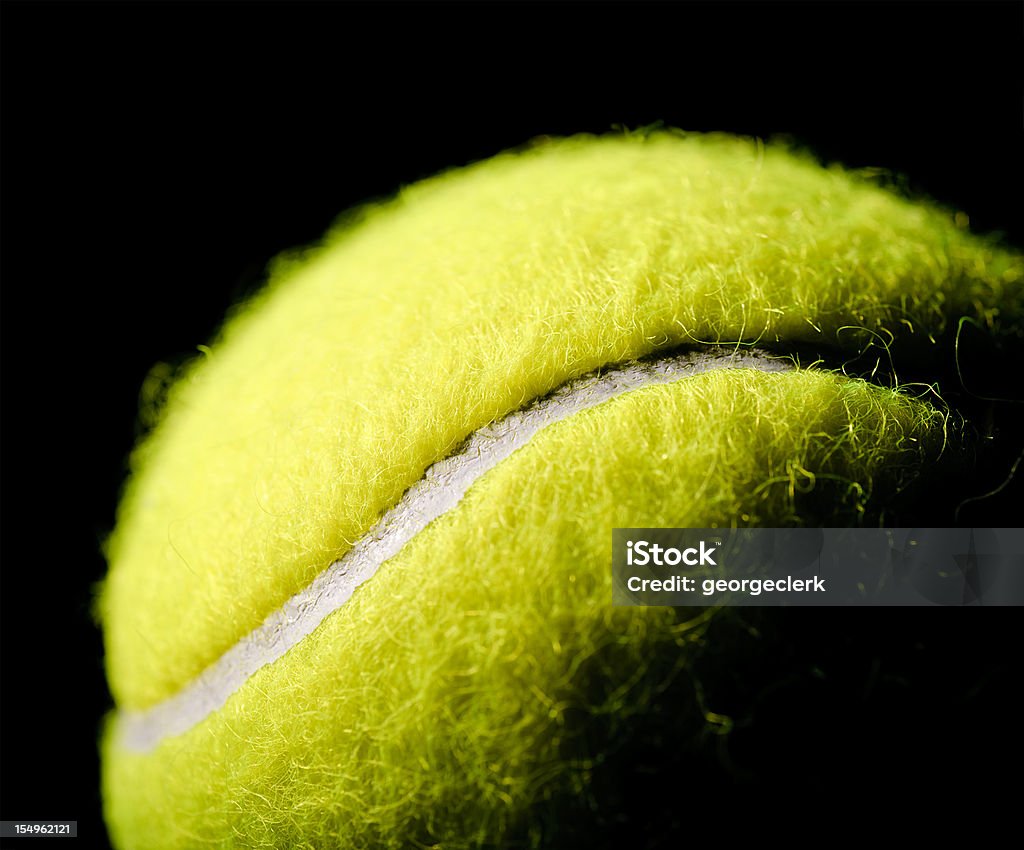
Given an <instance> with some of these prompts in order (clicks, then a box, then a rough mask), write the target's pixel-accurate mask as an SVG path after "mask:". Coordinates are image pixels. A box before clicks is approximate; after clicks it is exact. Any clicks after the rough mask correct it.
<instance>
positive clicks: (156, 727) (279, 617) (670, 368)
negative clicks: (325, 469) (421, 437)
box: [117, 349, 793, 753]
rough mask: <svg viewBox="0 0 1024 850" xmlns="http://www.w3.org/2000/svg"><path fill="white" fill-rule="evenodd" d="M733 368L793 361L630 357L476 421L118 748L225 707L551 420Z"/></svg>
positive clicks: (131, 726)
mask: <svg viewBox="0 0 1024 850" xmlns="http://www.w3.org/2000/svg"><path fill="white" fill-rule="evenodd" d="M736 368H743V369H757V370H760V371H762V372H782V371H788V370H790V369H792V368H793V366H792V364H791V363H790V362H789V361H787V360H782V359H779V358H776V357H772V356H770V355H768V354H766V353H763V352H760V351H757V350H751V351H748V352H745V353H740V352H738V351H736V350H734V349H727V350H710V351H697V352H688V353H685V354H677V355H673V356H670V357H665V358H662V359H659V360H643V361H634V362H631V363H627V364H625V365H623V366H620V367H615V368H610V369H607V370H605V371H603V372H595V373H591V374H589V375H585V376H583V377H581V378H577V379H574V380H571V381H568V382H567V383H565V384H564V385H563V386H561V387H560V388H558V389H557V390H555V391H554V392H552V393H551V394H549V395H547V396H544V397H543V398H541V399H538V400H536V401H534V402H532V403H531V404H529V405H528V406H527V407H525V408H522V409H520V410H516V411H514V412H512V413H510V414H508V415H507V416H505V417H504V418H503V419H501V420H500V421H498V422H494V423H491V424H489V425H485V426H484V427H482V428H480V429H479V430H477V431H476V432H475V433H473V434H472V435H471V436H470V437H469V439H467V440H466V442H465V443H463V445H462V448H461V449H459V451H457V452H456V453H455V454H452V455H450V456H448V457H446V458H444V459H443V460H440V461H438V462H436V463H434V464H433V465H432V466H430V467H429V468H428V469H427V470H426V472H425V473H424V474H423V477H422V478H421V479H420V480H419V481H417V482H416V483H415V484H413V485H412V486H411V487H410V488H409V489H408V490H407V491H406V492H405V495H403V496H402V498H401V499H400V500H399V502H398V504H396V505H395V506H394V507H393V508H392V509H391V510H389V511H388V512H387V513H386V514H384V516H383V517H382V518H381V519H380V521H379V522H378V523H377V524H376V525H375V526H374V527H373V528H371V529H370V531H369V532H367V533H366V534H365V535H364V536H363V537H361V538H360V539H359V540H358V541H357V542H356V543H355V544H354V545H353V547H352V548H351V549H350V550H349V551H348V552H347V553H346V554H345V555H344V556H343V557H342V558H340V559H338V560H337V561H335V562H334V563H332V564H331V565H330V566H328V567H327V568H326V569H325V570H324V571H323V572H322V573H320V575H318V576H317V577H316V578H315V579H314V580H313V581H312V583H311V584H310V585H309V586H307V587H305V588H304V589H302V590H300V591H299V592H298V593H296V594H295V595H294V596H292V597H291V598H290V599H289V600H288V601H287V602H285V603H284V605H282V606H281V607H280V608H278V609H277V610H276V611H274V612H273V613H271V614H270V616H268V617H267V618H266V619H265V620H264V621H263V623H262V624H261V625H260V626H258V627H257V628H256V629H254V630H253V631H251V632H249V634H247V635H246V636H245V637H243V638H242V639H241V640H239V641H238V643H236V644H235V645H234V646H232V647H231V648H230V649H229V650H228V651H227V652H225V653H224V654H223V655H222V656H221V657H220V658H219V659H218V660H217V661H215V662H214V663H213V664H212V665H210V666H209V667H207V668H206V670H204V671H203V672H202V673H200V674H199V675H198V676H197V677H196V678H195V679H193V680H192V681H191V682H190V683H189V684H188V685H186V686H185V687H184V688H183V689H182V690H181V691H179V692H178V693H176V694H174V695H173V696H170V697H168V698H167V699H165V700H163V701H162V702H160V703H157V704H156V705H154V706H152V707H151V708H148V709H145V710H142V711H125V710H122V711H120V712H119V713H118V718H117V724H118V735H119V740H120V744H121V746H123V747H125V748H126V749H129V750H133V751H135V752H140V753H143V752H148V751H150V750H152V749H154V748H155V747H156V746H157V745H159V744H160V742H161V741H163V740H164V739H165V738H169V737H172V736H175V735H180V734H182V733H184V732H187V731H188V730H189V729H191V728H192V727H194V726H196V725H197V724H199V723H200V722H202V721H203V720H204V719H205V718H206V717H208V716H209V715H211V714H212V713H214V712H215V711H217V710H219V709H220V708H222V707H223V706H224V705H225V703H227V701H228V699H229V698H230V697H231V695H232V694H233V693H235V691H237V690H238V689H239V688H241V687H242V685H244V684H245V682H246V681H248V679H249V678H250V677H251V676H252V675H253V674H254V673H255V672H256V671H257V670H259V669H260V668H261V667H264V666H266V665H267V664H271V663H272V662H274V661H276V660H277V659H279V658H281V656H283V655H284V654H285V653H286V652H288V650H289V649H291V648H292V647H293V646H295V645H296V644H298V643H299V642H300V641H302V640H303V638H305V637H307V636H308V635H310V634H311V633H312V632H313V631H314V630H315V629H316V628H317V627H318V626H319V625H320V624H321V623H322V622H323V621H324V620H325V619H326V618H327V617H328V616H329V615H330V614H332V613H334V612H335V611H337V610H338V609H339V608H341V606H342V605H344V604H345V602H347V601H348V599H349V597H351V596H352V593H353V591H355V589H356V588H357V587H359V585H361V584H362V583H363V582H365V581H367V580H368V579H370V578H372V577H373V575H374V574H375V573H376V572H377V570H378V569H379V568H380V567H381V566H382V565H383V564H384V563H386V562H387V561H388V560H390V559H391V558H393V557H395V555H397V554H398V553H399V552H400V551H401V550H402V548H403V547H404V546H405V544H406V543H408V542H409V541H410V540H412V538H413V537H415V536H416V535H417V534H419V533H420V532H421V531H423V529H425V528H426V527H427V526H428V525H429V524H430V523H431V522H433V521H434V520H435V519H437V518H438V517H441V516H443V515H444V514H446V513H448V511H450V510H452V509H453V508H454V507H455V506H456V505H457V504H458V503H459V502H460V501H461V499H462V497H463V496H464V495H465V493H466V491H467V490H468V489H469V488H470V487H471V486H472V485H473V483H474V482H475V481H477V479H479V478H480V477H481V476H483V475H484V474H485V473H487V472H488V471H489V470H491V469H493V468H494V467H495V466H497V465H498V464H499V463H500V462H501V461H503V460H505V459H506V458H507V457H509V455H511V454H512V453H513V452H514V451H516V450H517V449H520V448H522V447H523V446H524V445H526V444H527V443H528V442H529V441H530V440H531V439H532V438H533V437H534V436H535V435H536V434H537V433H538V432H540V431H542V430H543V429H545V428H547V427H548V426H549V425H552V424H554V423H555V422H560V421H562V420H564V419H567V418H568V417H570V416H573V415H575V414H577V413H579V412H581V411H583V410H587V409H589V408H592V407H596V406H597V405H599V404H603V403H604V402H606V401H608V400H610V399H612V398H615V397H616V396H620V395H623V394H625V393H629V392H632V391H634V390H638V389H642V388H644V387H650V386H656V385H659V384H669V383H674V382H676V381H679V380H682V379H684V378H688V377H692V376H693V375H697V374H700V373H702V372H709V371H712V370H716V369H736Z"/></svg>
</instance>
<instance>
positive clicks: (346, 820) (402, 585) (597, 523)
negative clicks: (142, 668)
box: [104, 370, 945, 850]
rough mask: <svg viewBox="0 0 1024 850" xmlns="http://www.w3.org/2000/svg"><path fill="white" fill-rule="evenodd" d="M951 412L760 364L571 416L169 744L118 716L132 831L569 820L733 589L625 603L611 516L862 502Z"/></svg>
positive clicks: (425, 827)
mask: <svg viewBox="0 0 1024 850" xmlns="http://www.w3.org/2000/svg"><path fill="white" fill-rule="evenodd" d="M944 430H945V419H944V417H943V416H941V415H940V414H938V413H937V412H936V411H934V410H933V409H932V408H930V407H928V406H927V405H925V404H923V403H921V402H917V401H913V400H910V399H907V398H905V397H903V396H901V395H898V394H896V393H894V392H892V391H889V390H882V389H877V388H875V387H871V386H869V385H867V384H865V383H863V382H861V381H853V380H848V379H843V378H840V377H837V376H834V375H831V374H822V373H816V372H793V373H785V374H765V373H762V372H758V371H754V370H722V371H719V372H713V373H709V374H705V375H701V376H697V377H693V378H689V379H686V380H683V381H680V382H678V383H676V384H672V385H668V386H662V387H651V388H646V389H642V390H638V391H636V392H633V393H629V394H627V395H624V396H622V397H620V398H618V399H615V400H613V401H610V402H607V403H605V404H603V405H600V406H598V407H596V408H593V409H591V410H589V411H586V412H583V413H580V414H577V415H576V416H574V417H572V418H571V419H569V420H565V421H563V422H559V423H557V424H556V425H554V426H552V427H551V428H549V429H547V430H545V431H542V432H541V433H540V434H539V435H538V436H537V437H535V438H534V440H533V441H532V442H531V443H530V444H528V445H527V446H526V447H525V448H523V449H521V450H520V451H518V452H517V453H515V454H514V455H513V456H512V457H511V458H509V459H508V460H507V461H505V462H504V463H503V464H500V465H499V466H497V467H496V468H495V469H493V470H492V471H491V472H489V473H487V474H486V475H485V476H483V477H482V478H481V479H480V480H479V481H478V482H477V483H476V484H475V485H474V486H473V487H472V488H471V489H470V491H469V492H468V493H467V495H466V497H465V500H464V501H463V503H462V504H461V505H460V507H459V508H458V509H456V510H454V511H452V512H449V513H448V514H446V515H445V516H443V517H442V518H441V519H439V520H437V521H436V522H434V523H433V524H432V525H431V526H430V527H429V528H428V529H427V530H426V531H424V532H423V533H421V534H420V535H419V536H418V537H417V538H415V539H414V540H413V541H412V542H411V543H410V544H409V545H408V546H407V547H406V548H405V549H404V550H403V551H402V552H401V554H400V555H398V556H397V557H396V558H394V559H393V560H391V561H389V562H388V563H387V564H385V565H384V567H382V569H381V570H380V571H379V572H378V573H377V575H376V576H375V577H374V578H373V579H372V580H371V581H369V582H367V583H366V584H365V585H363V586H362V587H361V588H360V589H359V590H358V591H357V592H356V594H355V596H354V597H353V598H352V599H351V600H350V602H349V603H348V604H346V605H345V606H343V607H342V608H341V609H339V610H338V611H336V612H335V613H334V614H332V615H331V616H330V617H328V619H327V620H325V622H324V623H323V625H322V626H321V627H320V628H319V629H318V630H317V631H316V632H314V633H313V634H312V635H311V636H310V637H309V638H307V639H306V640H305V641H304V642H303V643H301V644H299V645H298V646H297V647H296V648H295V649H293V650H292V651H291V652H290V653H289V654H288V655H287V656H285V657H284V658H283V659H281V660H280V661H279V662H277V663H275V664H272V665H269V666H266V667H264V668H262V670H260V671H259V672H258V673H257V674H256V675H255V676H253V677H252V679H250V681H249V682H248V683H247V684H246V685H245V686H244V687H243V688H242V689H241V690H240V691H239V692H237V693H236V694H235V695H234V696H233V697H232V698H231V699H230V700H229V702H228V704H227V706H225V708H224V709H223V710H222V711H220V712H218V713H216V714H214V715H212V716H211V717H209V718H208V719H207V720H206V721H204V722H203V723H201V724H200V725H199V726H197V727H196V728H194V729H193V730H191V731H190V732H188V733H186V734H184V735H182V736H179V737H176V738H172V739H170V740H167V741H165V742H164V743H163V744H161V745H160V746H159V747H158V749H157V750H156V751H154V752H152V753H148V754H143V755H136V754H130V753H126V752H123V751H120V750H119V748H118V746H117V741H116V733H115V731H114V730H113V729H112V728H111V729H110V730H108V735H107V739H106V742H105V759H104V764H105V776H104V787H105V789H106V805H107V817H108V821H109V823H110V825H111V827H112V829H113V834H114V837H115V839H116V840H117V842H118V845H119V846H121V847H126V848H182V850H185V848H195V847H199V846H203V847H207V846H209V847H234V846H239V847H267V848H271V847H289V848H314V847H315V848H367V850H369V848H406V847H428V846H439V847H444V848H448V849H449V850H456V849H457V848H470V847H491V846H506V845H507V846H514V847H522V846H533V845H534V844H540V843H542V842H543V841H545V840H550V839H551V836H550V835H549V834H547V832H548V831H550V830H551V829H552V828H553V827H552V825H551V824H550V823H549V824H548V825H547V826H545V825H544V823H545V822H544V819H543V818H538V817H537V812H538V811H544V810H545V809H547V808H548V807H556V808H557V806H558V805H559V804H560V803H559V801H560V800H566V799H569V800H572V801H573V803H574V805H575V804H578V803H580V802H581V801H585V802H586V803H587V804H590V805H593V806H594V811H595V812H597V811H598V810H599V807H600V805H601V802H602V801H600V800H599V799H596V800H595V799H593V798H594V797H595V796H596V793H595V792H594V790H593V788H592V784H593V781H592V777H591V774H592V773H593V772H594V771H595V770H598V769H599V767H600V764H601V760H602V759H603V758H606V757H607V755H608V753H607V752H606V748H605V747H603V746H600V745H598V744H597V743H596V741H595V737H605V736H606V737H609V738H611V739H612V740H613V741H614V742H615V746H617V747H623V746H627V747H628V746H636V743H635V742H632V743H629V742H630V738H629V735H630V732H631V728H632V724H633V722H634V720H635V719H636V717H637V715H638V714H640V713H642V712H644V711H646V710H647V709H648V708H649V706H650V705H651V703H652V701H654V700H655V699H656V696H657V694H658V693H659V692H660V691H661V690H662V689H664V688H666V687H668V685H669V684H670V683H671V681H672V680H673V679H674V678H676V677H680V676H682V677H685V676H686V675H687V671H686V665H687V662H688V660H689V656H690V647H692V646H693V644H694V642H697V641H699V640H700V639H701V636H702V634H703V624H704V621H705V619H706V618H707V616H708V614H709V613H710V612H708V611H704V612H693V611H690V612H683V613H682V614H681V615H680V614H678V613H677V612H676V611H674V610H673V609H665V608H650V609H613V608H612V606H611V604H610V603H611V569H610V563H611V531H610V529H611V528H612V527H613V526H626V527H629V526H632V527H655V526H668V527H676V526H687V525H692V526H697V527H708V526H714V525H719V524H727V523H730V522H732V521H734V520H736V519H737V518H741V519H742V520H743V521H746V522H750V523H762V524H767V525H786V524H791V523H793V522H797V521H806V520H807V519H808V518H809V517H811V518H813V517H814V514H815V508H814V505H815V504H816V503H818V504H824V505H825V506H826V508H825V510H826V511H827V515H828V518H829V519H830V521H833V522H837V523H845V524H848V523H855V522H857V521H858V520H859V513H860V512H861V511H862V510H864V509H865V507H866V506H868V505H870V503H871V501H872V499H873V498H874V497H875V495H876V491H880V492H881V493H882V494H883V495H887V494H891V493H892V492H893V491H894V490H898V489H900V488H901V487H902V486H904V485H906V484H907V483H908V481H909V480H910V479H912V478H913V477H915V476H916V475H917V474H918V472H919V470H920V467H921V466H922V464H925V463H928V462H931V461H933V460H934V459H935V458H936V457H937V456H938V455H939V453H940V452H941V451H942V448H943V442H944ZM766 431H767V434H766ZM684 690H685V689H684ZM669 713H670V715H671V721H670V722H671V723H673V724H678V725H679V726H685V727H687V728H689V729H690V730H691V732H692V733H693V734H694V735H695V736H696V735H698V734H699V732H700V730H701V728H702V727H703V726H705V725H707V724H708V723H709V722H713V720H714V718H707V717H705V716H704V715H703V714H701V713H700V711H699V710H698V706H697V700H696V699H695V698H694V695H693V694H692V693H691V694H690V695H689V698H688V699H687V700H686V701H684V702H683V703H681V704H674V703H673V705H672V707H671V709H670V711H669ZM607 724H610V725H611V728H610V729H605V731H604V732H603V734H602V736H597V735H595V732H594V730H595V728H603V727H605V726H606V725H607ZM676 731H677V732H678V731H680V730H679V729H677V730H676ZM552 846H558V844H554V845H552ZM566 846H590V845H589V844H578V843H575V842H573V843H570V844H568V845H566Z"/></svg>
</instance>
